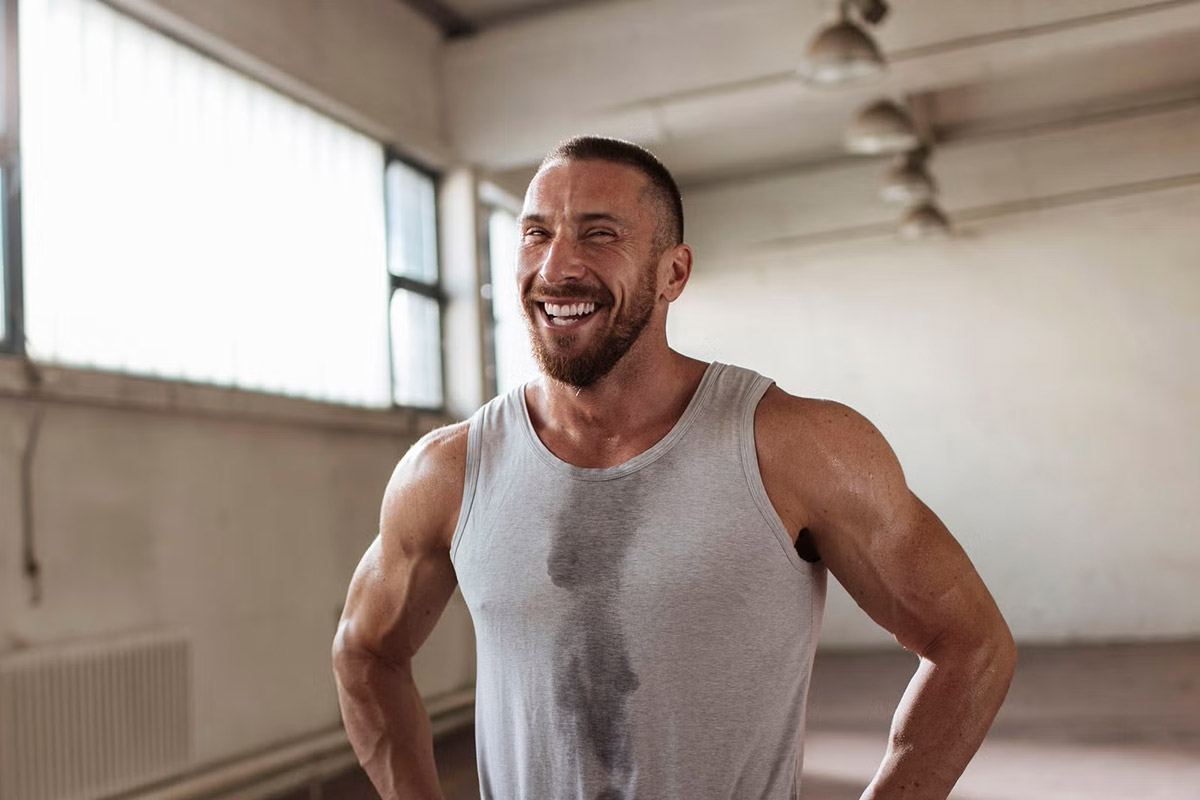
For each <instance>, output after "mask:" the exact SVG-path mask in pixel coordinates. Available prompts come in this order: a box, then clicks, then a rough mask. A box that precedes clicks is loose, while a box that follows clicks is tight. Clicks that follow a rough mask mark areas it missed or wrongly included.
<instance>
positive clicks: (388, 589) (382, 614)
mask: <svg viewBox="0 0 1200 800" xmlns="http://www.w3.org/2000/svg"><path fill="white" fill-rule="evenodd" d="M460 432H461V434H462V435H461V436H459V435H458V433H460ZM460 445H461V446H460ZM464 463H465V427H464V428H462V429H461V430H460V431H456V430H450V429H447V430H445V431H444V432H435V434H432V435H431V436H430V437H427V439H426V440H424V441H422V442H421V443H419V444H418V445H417V446H416V447H414V448H413V451H410V453H409V454H408V455H406V456H405V458H404V459H403V460H402V461H401V463H400V464H399V465H398V466H397V468H396V471H395V472H394V473H393V475H392V479H391V481H390V482H389V484H388V488H387V491H386V493H385V496H384V501H383V507H382V511H381V513H380V532H379V536H377V537H376V539H375V541H374V542H372V544H371V546H370V547H369V548H368V549H367V552H366V554H364V556H363V558H362V561H361V562H360V563H359V565H358V568H357V569H356V570H355V573H354V578H353V579H352V580H351V584H350V591H349V593H348V595H347V600H346V610H345V612H344V613H343V618H342V629H343V635H344V639H345V640H346V643H347V644H350V645H351V646H354V647H357V648H359V649H366V650H369V651H371V652H372V653H374V654H375V655H377V656H380V657H382V658H384V659H387V660H389V661H394V662H397V663H399V662H404V661H407V660H409V659H411V658H412V656H413V655H414V654H415V653H416V651H417V649H418V648H420V646H421V644H422V643H423V642H424V641H425V640H426V639H427V638H428V637H429V634H430V633H431V632H432V631H433V627H434V625H435V624H436V623H437V620H438V618H439V617H440V616H441V614H442V611H443V610H444V609H445V607H446V604H447V603H448V601H449V599H450V596H451V595H452V594H453V592H454V587H455V585H456V584H457V579H456V576H455V574H454V566H453V564H452V563H451V561H450V552H449V538H450V535H451V534H452V532H453V527H454V524H455V523H456V522H457V518H458V502H459V498H460V497H461V492H462V473H463V468H462V465H463V464H464Z"/></svg>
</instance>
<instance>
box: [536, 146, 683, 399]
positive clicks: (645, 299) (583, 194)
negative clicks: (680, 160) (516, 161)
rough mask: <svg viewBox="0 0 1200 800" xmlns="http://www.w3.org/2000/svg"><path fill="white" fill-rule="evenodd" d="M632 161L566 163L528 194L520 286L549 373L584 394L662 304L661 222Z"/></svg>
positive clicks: (539, 179)
mask: <svg viewBox="0 0 1200 800" xmlns="http://www.w3.org/2000/svg"><path fill="white" fill-rule="evenodd" d="M647 184H648V181H647V179H646V178H645V177H644V176H643V175H642V174H641V173H640V172H638V171H637V170H635V169H634V168H632V167H628V166H625V165H623V164H611V163H608V162H604V161H563V162H557V163H554V164H551V165H550V166H548V167H546V168H545V169H543V170H541V171H540V172H539V173H538V174H537V176H536V177H535V178H534V179H533V183H531V184H530V186H529V191H528V192H527V193H526V195H525V208H524V210H523V211H522V216H521V230H520V234H521V243H520V246H519V247H518V248H517V282H518V288H519V290H520V293H521V301H522V304H523V306H524V308H525V317H526V321H527V322H528V325H529V335H530V339H531V341H532V344H533V352H534V355H535V356H536V357H537V361H538V364H539V366H540V367H541V369H542V372H544V373H545V374H546V375H547V376H549V377H550V378H553V379H554V380H557V381H561V382H562V383H566V384H567V385H569V386H575V387H577V388H584V387H587V386H590V385H591V384H593V383H595V382H596V381H597V380H599V379H600V378H602V377H604V375H606V374H607V373H608V372H609V370H611V369H612V368H613V367H614V366H615V365H616V363H617V362H618V361H620V359H621V357H622V356H624V355H625V353H626V352H628V350H629V348H630V347H632V346H633V344H634V342H636V341H637V339H638V337H639V336H640V335H641V333H642V331H643V330H644V329H645V328H646V325H647V324H648V323H649V322H650V319H651V317H652V316H653V313H654V310H655V307H656V305H657V302H658V299H659V297H658V262H659V257H660V256H661V255H662V254H661V253H660V252H659V250H660V247H658V246H656V244H655V234H656V232H657V230H658V228H657V215H656V214H655V208H654V206H653V204H652V203H651V201H650V200H648V199H647V193H646V188H647Z"/></svg>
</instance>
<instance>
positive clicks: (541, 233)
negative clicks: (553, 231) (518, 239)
mask: <svg viewBox="0 0 1200 800" xmlns="http://www.w3.org/2000/svg"><path fill="white" fill-rule="evenodd" d="M545 235H546V232H545V231H544V230H542V229H541V228H530V229H529V230H527V231H525V236H526V237H529V236H545Z"/></svg>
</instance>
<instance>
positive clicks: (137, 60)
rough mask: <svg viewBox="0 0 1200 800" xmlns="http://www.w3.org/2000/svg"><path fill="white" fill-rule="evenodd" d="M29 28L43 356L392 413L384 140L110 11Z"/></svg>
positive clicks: (28, 249) (25, 15)
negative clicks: (387, 409) (382, 187)
mask: <svg viewBox="0 0 1200 800" xmlns="http://www.w3.org/2000/svg"><path fill="white" fill-rule="evenodd" d="M20 24H21V30H20V33H21V36H22V46H21V89H22V103H23V104H22V116H21V137H22V149H23V152H22V157H23V169H24V181H23V195H24V232H25V240H24V248H25V252H24V263H25V287H26V288H25V302H26V319H27V338H28V341H29V348H30V353H31V355H33V356H34V357H35V358H40V359H43V360H49V361H56V362H60V363H67V364H75V365H81V366H93V367H100V368H105V369H118V370H126V371H130V372H134V373H138V374H150V375H159V376H163V377H169V378H177V379H185V380H193V381H200V382H205V383H217V384H223V385H231V386H239V387H244V388H249V389H258V390H266V391H271V392H279V393H285V394H296V395H302V396H306V397H313V398H318V399H324V400H331V401H336V402H346V403H357V404H363V405H378V406H387V405H390V400H391V387H390V385H389V368H388V351H387V347H388V342H387V335H388V334H387V330H388V322H387V311H386V307H385V303H384V302H383V300H384V298H386V297H387V296H388V294H387V293H388V291H389V281H388V276H387V272H386V268H385V264H386V258H387V253H386V245H385V227H384V226H385V216H384V208H383V199H382V197H381V196H380V195H381V192H380V191H379V184H380V177H381V165H382V163H383V152H382V148H381V147H380V145H379V144H378V143H377V142H374V141H372V140H370V139H368V138H366V137H364V136H362V135H360V134H358V133H357V132H355V131H353V130H350V129H349V128H347V127H345V126H343V125H341V124H339V123H336V122H334V121H333V120H330V119H329V118H327V117H325V116H323V115H321V114H319V113H317V112H315V111H313V110H312V109H310V108H308V107H307V106H304V105H302V104H300V103H297V102H295V101H293V100H291V99H289V98H287V97H284V96H283V95H281V94H279V93H277V92H275V91H273V90H271V89H268V88H266V87H265V86H262V85H260V84H258V83H256V82H254V81H252V80H250V79H248V78H246V77H245V76H243V75H241V74H239V73H237V72H234V71H233V70H231V69H228V68H226V67H224V66H222V65H220V64H218V63H216V62H215V61H213V60H211V59H208V58H206V57H204V56H201V55H200V54H198V53H196V52H195V51H193V50H191V49H189V48H187V47H185V46H183V45H181V44H179V43H177V42H175V41H173V40H171V39H168V38H167V37H165V36H162V35H160V34H158V33H156V32H154V31H152V30H150V29H149V28H147V27H145V26H143V25H141V24H139V23H137V22H134V21H133V20H131V19H129V18H127V17H125V16H123V15H121V14H119V13H117V12H115V11H113V10H111V9H109V8H108V7H106V6H105V5H104V4H102V3H100V2H96V0H23V2H22V3H21V21H20Z"/></svg>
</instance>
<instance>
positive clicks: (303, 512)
mask: <svg viewBox="0 0 1200 800" xmlns="http://www.w3.org/2000/svg"><path fill="white" fill-rule="evenodd" d="M114 5H117V6H120V7H124V8H125V9H126V10H129V11H131V12H133V13H134V14H135V15H136V16H140V17H141V18H143V19H145V20H148V21H150V22H151V23H152V24H154V25H155V26H157V27H159V28H161V29H164V30H167V31H168V32H170V33H171V34H172V35H175V36H178V37H179V38H181V39H184V40H185V41H190V42H193V43H196V44H197V45H199V46H200V47H201V48H202V49H204V50H206V51H208V52H210V53H213V54H215V55H217V56H218V57H220V58H221V59H223V60H225V61H227V62H230V63H233V64H235V65H237V66H239V67H242V68H243V69H245V70H247V71H248V72H250V73H252V74H254V75H256V76H259V77H261V78H262V79H264V80H266V81H267V82H268V83H271V84H273V85H275V86H277V87H279V88H282V89H284V90H285V91H288V92H290V93H292V94H294V95H296V96H298V97H300V98H301V99H304V100H307V101H309V102H311V103H313V104H314V105H316V106H318V107H319V108H321V109H323V110H325V111H327V112H330V113H333V114H335V115H336V116H338V117H339V118H341V119H343V120H344V121H346V122H349V123H350V124H352V125H356V126H357V127H359V128H361V129H363V130H364V131H366V132H367V133H369V134H372V135H374V136H376V137H377V138H379V139H381V140H382V141H384V142H388V143H391V144H393V145H396V146H399V147H400V148H401V149H402V150H404V151H405V152H407V153H408V154H409V155H410V156H413V157H420V158H423V159H424V160H425V162H426V163H427V164H429V165H431V166H437V165H439V164H442V163H446V160H447V159H448V156H447V151H446V148H445V146H444V141H443V136H442V126H441V111H440V107H441V106H440V104H441V101H440V96H439V90H438V86H437V69H438V66H437V48H438V45H439V41H440V36H439V33H438V32H437V31H436V30H435V29H434V28H433V27H432V26H431V25H429V24H428V23H427V22H426V21H424V20H423V19H421V18H420V17H418V16H417V15H416V14H415V13H413V12H412V11H411V10H410V9H408V8H407V7H405V6H404V5H403V4H401V3H398V2H395V0H338V2H333V1H332V0H326V1H324V2H323V1H322V0H256V2H252V3H250V2H241V1H240V0H238V1H235V0H228V1H224V0H222V1H219V2H214V1H213V0H153V2H152V1H151V0H119V1H115V2H114ZM465 235H467V236H471V237H472V238H471V240H470V242H469V244H468V245H466V246H465V249H466V250H467V251H468V252H470V251H471V250H472V248H473V247H474V239H473V235H474V231H473V229H472V230H470V231H469V232H468V233H467V234H465ZM443 244H444V246H446V245H451V246H452V245H453V243H452V242H449V243H448V242H444V243H443ZM460 249H464V248H460ZM451 261H452V262H453V266H454V270H453V271H454V272H455V274H458V273H460V272H465V273H468V274H473V271H474V269H475V267H474V263H473V262H472V261H471V260H470V257H469V255H468V256H458V255H456V256H454V257H453V258H452V259H451ZM476 294H477V293H476ZM472 308H473V306H472ZM452 313H457V312H455V311H454V309H452ZM470 316H471V315H470V313H467V314H466V315H465V318H467V319H468V320H469V318H470ZM476 316H477V314H476ZM472 336H473V338H475V339H478V331H477V330H476V331H475V332H474V334H471V333H470V332H465V333H464V332H460V338H463V339H465V340H469V339H471V338H472ZM478 371H479V369H478V368H476V369H475V372H478ZM450 372H451V377H452V381H451V382H452V383H453V384H454V385H452V386H450V387H448V388H449V390H450V394H451V396H452V397H454V398H458V397H462V396H463V395H466V396H468V397H470V396H471V393H472V392H474V393H475V394H476V395H477V394H478V392H479V387H478V385H477V384H478V379H476V380H475V384H476V385H466V386H462V385H459V383H456V382H455V381H454V379H453V376H454V374H455V371H454V370H450ZM469 372H470V370H467V373H468V374H469ZM39 419H40V435H39V436H38V439H37V441H36V447H34V448H33V450H32V469H31V472H30V480H29V481H28V489H29V492H30V495H31V499H32V503H31V505H30V506H29V508H28V509H26V508H25V507H24V506H25V503H24V500H23V494H24V489H25V482H24V481H23V480H22V475H21V472H22V470H21V464H22V459H23V457H24V455H25V453H26V452H27V450H28V449H29V443H30V435H31V433H32V431H33V430H34V426H35V420H39ZM444 421H446V420H445V419H442V418H439V417H434V416H429V415H416V414H412V413H408V412H387V411H366V410H361V409H352V408H342V407H336V406H328V405H323V404H319V403H308V402H304V401H299V400H294V399H288V398H273V397H270V396H266V395H256V394H252V393H247V392H237V391H226V390H219V389H208V388H204V387H196V386H185V385H177V384H170V383H166V382H156V381H145V380H135V379H129V378H124V377H121V376H112V375H104V374H95V373H86V372H81V371H75V370H60V369H46V370H45V372H44V375H43V378H42V381H41V383H38V382H36V381H32V380H31V379H30V378H29V376H28V375H27V374H26V370H25V369H24V367H23V365H22V364H21V363H20V362H19V361H18V360H17V359H15V358H12V357H5V356H0V576H2V577H0V656H3V655H4V654H6V653H14V652H16V651H20V650H26V649H35V648H39V647H46V646H54V645H58V644H63V643H70V642H81V641H103V640H105V639H109V638H112V637H115V636H119V635H123V634H126V633H131V632H141V631H171V632H178V633H182V634H184V635H185V636H187V637H188V638H189V640H190V642H191V646H192V657H193V673H192V674H193V683H194V687H193V688H194V693H193V697H192V707H193V710H194V715H195V727H194V750H193V760H194V763H195V764H196V765H204V764H207V763H210V762H215V761H220V760H223V759H229V758H232V757H236V756H238V755H241V754H244V753H246V752H250V751H258V750H261V749H263V748H266V747H269V746H271V745H273V744H277V743H280V742H285V741H289V740H294V739H296V738H297V737H303V736H306V735H308V734H313V733H317V732H322V731H327V730H330V729H332V728H335V727H336V726H338V725H339V724H340V716H339V713H338V709H337V700H336V694H335V692H334V685H333V678H332V673H331V670H330V658H329V650H330V645H331V643H332V637H333V633H334V628H335V623H336V620H337V616H338V614H339V611H340V608H341V604H342V601H343V599H344V596H345V591H346V587H347V584H348V582H349V579H350V575H351V573H352V571H353V569H354V566H355V564H356V563H357V561H358V559H359V557H360V556H361V554H362V552H363V551H364V550H365V549H366V547H367V545H368V544H369V542H370V540H371V539H372V537H373V536H374V535H375V533H376V531H377V529H378V513H379V504H380V500H381V498H382V493H383V489H384V487H385V485H386V483H387V480H388V478H389V476H390V474H391V472H392V469H393V467H394V466H395V463H396V461H397V460H398V459H399V458H400V457H401V456H402V455H403V454H404V452H405V450H406V449H407V448H408V446H409V445H410V444H411V443H412V442H413V441H414V440H415V439H416V438H417V436H419V435H420V434H421V433H423V432H424V431H427V430H429V429H431V428H432V427H435V426H436V425H439V424H441V423H442V422H444ZM26 511H28V512H30V513H31V514H32V528H33V542H34V547H35V552H36V556H37V560H38V562H39V563H40V566H41V569H42V576H41V581H40V598H39V599H37V600H36V601H35V598H34V594H33V592H34V588H35V587H34V584H33V583H32V582H31V581H29V580H27V579H25V578H23V574H22V573H23V569H22V561H23V559H22V537H23V528H24V525H25V519H24V518H25V516H26ZM472 648H473V644H472V639H471V626H470V620H469V617H468V615H467V613H466V609H465V606H464V605H463V604H462V601H461V598H459V597H458V596H456V597H455V599H454V600H452V602H451V606H450V608H449V609H448V611H447V614H446V616H445V618H444V620H443V624H442V625H441V626H440V627H439V629H438V630H437V631H436V632H435V634H434V636H433V639H432V640H431V641H430V642H429V644H428V645H427V647H426V649H425V651H424V652H423V653H422V655H421V658H420V660H419V663H418V665H417V678H418V682H419V683H420V685H421V687H422V690H423V692H424V693H425V694H426V696H427V697H435V696H437V695H445V694H447V693H450V692H453V691H455V690H460V689H462V688H464V687H469V686H470V685H471V684H472V683H473V680H474V677H473V676H474V655H473V649H472Z"/></svg>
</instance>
